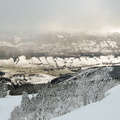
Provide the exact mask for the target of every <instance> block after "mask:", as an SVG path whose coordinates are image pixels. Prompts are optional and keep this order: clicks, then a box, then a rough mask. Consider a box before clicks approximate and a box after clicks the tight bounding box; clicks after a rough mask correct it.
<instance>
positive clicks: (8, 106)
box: [0, 96, 21, 120]
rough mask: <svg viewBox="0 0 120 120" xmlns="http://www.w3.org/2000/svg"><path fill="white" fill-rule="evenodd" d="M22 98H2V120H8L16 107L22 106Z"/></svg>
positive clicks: (0, 107) (0, 112) (0, 110)
mask: <svg viewBox="0 0 120 120" xmlns="http://www.w3.org/2000/svg"><path fill="white" fill-rule="evenodd" d="M20 102H21V96H7V97H5V98H0V120H8V118H9V117H10V114H11V112H12V110H13V109H14V107H15V106H17V105H20Z"/></svg>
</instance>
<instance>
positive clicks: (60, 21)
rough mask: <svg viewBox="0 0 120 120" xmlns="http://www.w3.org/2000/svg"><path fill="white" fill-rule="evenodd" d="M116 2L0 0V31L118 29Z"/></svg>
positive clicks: (119, 16) (119, 4)
mask: <svg viewBox="0 0 120 120" xmlns="http://www.w3.org/2000/svg"><path fill="white" fill-rule="evenodd" d="M119 12H120V0H0V30H8V31H11V30H12V31H13V30H14V31H16V30H19V31H36V32H46V31H68V32H69V31H70V32H73V31H75V32H79V31H80V32H81V31H111V30H117V29H120V13H119Z"/></svg>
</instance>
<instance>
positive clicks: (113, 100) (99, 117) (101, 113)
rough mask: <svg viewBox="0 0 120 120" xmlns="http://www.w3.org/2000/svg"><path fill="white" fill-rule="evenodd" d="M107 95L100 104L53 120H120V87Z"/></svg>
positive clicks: (85, 107)
mask: <svg viewBox="0 0 120 120" xmlns="http://www.w3.org/2000/svg"><path fill="white" fill-rule="evenodd" d="M105 95H106V97H105V98H104V99H103V100H102V101H100V102H96V103H92V104H89V105H87V106H84V107H81V108H79V109H77V110H75V111H73V112H71V113H68V114H66V115H63V116H61V117H57V118H54V119H52V120H120V113H119V111H120V85H119V86H116V87H114V88H112V89H111V90H109V91H108V92H106V94H105Z"/></svg>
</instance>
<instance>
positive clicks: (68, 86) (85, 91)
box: [10, 66, 120, 120]
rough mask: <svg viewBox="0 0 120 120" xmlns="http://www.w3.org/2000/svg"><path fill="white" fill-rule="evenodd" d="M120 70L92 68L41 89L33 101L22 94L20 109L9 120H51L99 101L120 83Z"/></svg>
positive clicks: (115, 68) (114, 68) (17, 108)
mask: <svg viewBox="0 0 120 120" xmlns="http://www.w3.org/2000/svg"><path fill="white" fill-rule="evenodd" d="M119 69H120V67H119V66H118V67H101V68H91V69H88V70H85V71H82V72H80V73H78V74H75V75H74V76H73V77H71V78H69V79H65V80H63V81H62V82H61V81H59V79H58V82H56V83H54V84H52V82H51V83H47V84H44V85H43V86H41V88H40V89H39V91H38V93H37V94H36V95H35V96H34V95H33V97H32V98H29V97H28V94H27V93H26V92H23V96H22V101H21V106H17V107H16V108H15V109H14V111H13V112H12V113H11V118H10V120H21V119H23V120H49V119H51V118H54V117H57V116H60V115H63V114H66V113H69V112H70V111H73V110H75V109H77V108H80V107H81V106H84V105H87V104H90V103H91V102H96V101H99V100H101V99H102V98H103V97H104V93H105V92H106V91H107V90H108V89H110V88H112V87H114V86H115V85H118V84H119V83H120V81H119V78H120V77H119V76H117V77H116V75H117V74H119V71H118V70H119Z"/></svg>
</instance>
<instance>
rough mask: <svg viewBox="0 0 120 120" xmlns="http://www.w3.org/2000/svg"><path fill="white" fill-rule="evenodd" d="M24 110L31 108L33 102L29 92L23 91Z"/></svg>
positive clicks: (22, 106)
mask: <svg viewBox="0 0 120 120" xmlns="http://www.w3.org/2000/svg"><path fill="white" fill-rule="evenodd" d="M21 108H22V111H24V112H27V111H29V110H30V109H31V102H30V99H29V96H28V94H27V92H23V95H22V101H21Z"/></svg>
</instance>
